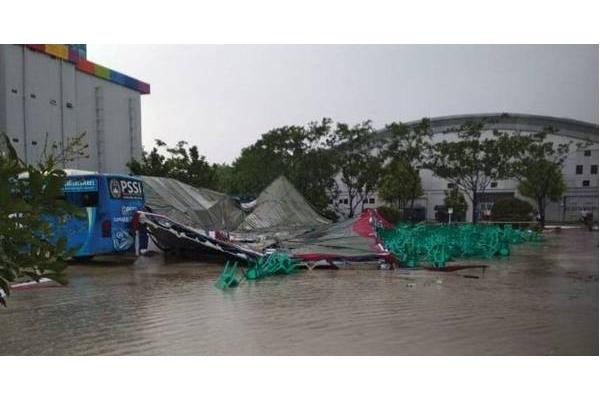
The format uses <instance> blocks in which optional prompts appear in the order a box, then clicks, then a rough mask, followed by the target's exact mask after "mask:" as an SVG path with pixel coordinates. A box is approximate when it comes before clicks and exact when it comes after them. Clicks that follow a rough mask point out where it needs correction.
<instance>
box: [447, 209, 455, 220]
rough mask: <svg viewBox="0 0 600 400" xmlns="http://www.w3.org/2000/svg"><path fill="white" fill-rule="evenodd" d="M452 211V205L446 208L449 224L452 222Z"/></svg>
mask: <svg viewBox="0 0 600 400" xmlns="http://www.w3.org/2000/svg"><path fill="white" fill-rule="evenodd" d="M453 212H454V209H453V208H452V207H450V208H449V209H448V223H449V224H451V223H452V213H453Z"/></svg>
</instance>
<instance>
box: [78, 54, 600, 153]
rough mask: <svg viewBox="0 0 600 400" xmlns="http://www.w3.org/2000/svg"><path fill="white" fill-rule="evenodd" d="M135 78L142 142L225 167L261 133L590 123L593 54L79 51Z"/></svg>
mask: <svg viewBox="0 0 600 400" xmlns="http://www.w3.org/2000/svg"><path fill="white" fill-rule="evenodd" d="M88 58H89V59H90V60H91V61H94V62H97V63H100V64H103V65H105V66H107V67H109V68H113V69H116V70H117V71H120V72H123V73H125V74H128V75H131V76H133V77H135V78H138V79H141V80H144V81H146V82H148V83H150V85H151V90H152V94H150V95H147V96H143V97H142V135H143V143H144V146H145V147H146V148H147V149H149V148H151V146H152V145H153V143H154V139H155V138H161V139H163V140H165V141H167V143H169V144H174V143H175V142H177V141H178V140H186V141H188V142H189V143H190V144H197V145H198V147H199V149H200V152H201V153H202V154H204V155H205V156H206V157H207V159H208V160H209V161H210V162H224V161H225V162H230V161H232V160H233V159H235V157H236V156H237V155H238V154H239V152H240V150H241V149H242V147H245V146H248V145H250V144H252V143H253V142H254V141H255V140H256V139H257V138H258V137H259V136H260V135H261V134H262V133H265V132H267V131H268V130H270V129H271V128H274V127H278V126H283V125H291V124H301V125H302V124H306V123H308V122H309V121H313V120H320V119H321V118H323V117H330V118H332V119H333V120H334V121H343V122H348V123H351V124H353V123H358V122H360V121H362V120H365V119H370V120H372V121H373V124H374V126H375V127H376V128H380V127H383V126H384V125H385V124H386V123H389V122H391V121H397V120H401V121H409V120H414V119H418V118H422V117H436V116H443V115H450V114H464V113H477V112H518V113H532V114H543V115H550V116H555V117H568V118H575V119H579V120H583V121H589V122H594V123H596V124H597V123H598V46H597V45H576V46H573V45H535V46H534V45H531V46H530V45H356V46H355V45H268V46H267V45H235V46H234V45H126V46H125V45H110V46H109V45H88Z"/></svg>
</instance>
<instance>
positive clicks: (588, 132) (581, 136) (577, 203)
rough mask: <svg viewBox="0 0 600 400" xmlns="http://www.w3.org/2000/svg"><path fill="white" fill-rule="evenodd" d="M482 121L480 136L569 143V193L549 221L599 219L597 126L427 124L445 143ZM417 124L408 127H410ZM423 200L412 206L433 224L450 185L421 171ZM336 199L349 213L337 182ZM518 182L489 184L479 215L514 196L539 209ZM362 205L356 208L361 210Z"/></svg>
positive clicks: (523, 119)
mask: <svg viewBox="0 0 600 400" xmlns="http://www.w3.org/2000/svg"><path fill="white" fill-rule="evenodd" d="M481 119H486V120H488V121H490V122H489V123H488V124H486V127H485V130H484V131H483V135H484V136H485V135H491V133H492V132H493V131H494V130H499V131H504V132H522V133H534V132H539V131H541V130H543V129H544V128H547V127H553V128H554V129H555V130H556V132H555V134H552V135H548V136H547V138H546V140H547V141H552V142H554V143H555V144H560V143H568V142H571V143H572V145H571V146H570V153H569V155H568V157H567V159H566V161H565V163H564V165H563V175H564V179H565V183H566V186H567V190H566V192H565V193H564V196H563V198H562V200H561V201H559V202H552V203H550V204H549V205H548V207H547V209H546V219H547V220H548V221H557V222H561V221H564V222H569V221H576V220H578V219H579V218H580V217H581V212H582V211H584V210H586V211H592V212H593V213H594V219H595V220H597V219H598V125H597V124H592V123H589V122H583V121H577V120H573V119H566V118H555V117H548V116H542V115H530V114H505V113H502V114H500V113H498V114H466V115H453V116H446V117H437V118H432V119H430V123H431V130H432V133H433V138H432V142H434V143H435V142H440V141H443V140H447V141H452V140H457V134H456V130H457V129H458V128H459V127H460V126H462V125H464V124H465V123H466V122H467V121H470V120H473V121H476V120H481ZM419 122H420V121H412V122H409V123H407V125H409V126H414V125H416V124H417V123H419ZM380 134H381V140H383V141H385V138H386V136H387V134H386V132H385V131H382V132H381V133H380ZM577 143H588V145H587V146H585V147H584V148H581V149H578V148H577V146H576V144H577ZM420 175H421V180H422V185H423V192H424V195H423V196H422V197H421V198H420V199H418V200H417V201H416V202H415V207H419V208H420V209H421V210H422V213H423V214H424V215H423V216H424V217H425V218H426V219H428V220H434V219H436V211H437V210H438V209H439V207H441V206H443V204H444V197H445V193H444V192H445V191H447V190H448V189H451V185H450V183H449V182H447V181H446V180H444V179H440V178H438V177H436V176H434V175H433V173H432V172H431V171H429V170H425V169H424V170H421V171H420ZM337 183H338V187H339V188H340V190H341V191H340V195H339V196H338V197H337V198H335V199H332V200H331V202H332V204H333V205H334V206H335V208H337V209H338V210H340V211H341V212H342V213H346V212H347V209H348V196H347V190H345V188H344V185H343V183H342V182H341V180H339V179H338V181H337ZM517 187H518V183H517V182H516V181H515V180H506V181H498V182H492V183H491V185H490V187H489V188H488V189H487V190H486V193H485V194H484V195H483V197H482V198H481V199H480V203H479V207H478V208H479V210H478V211H479V212H480V215H482V214H483V213H484V211H485V210H489V209H491V207H492V206H493V204H494V202H495V201H496V200H497V199H499V198H504V197H517V198H520V199H524V200H527V201H529V202H530V203H531V204H532V205H533V206H534V209H536V208H537V206H536V205H535V203H534V202H533V201H532V200H531V199H527V198H524V197H523V196H521V195H520V193H519V192H518V190H517ZM465 199H466V200H467V202H468V204H469V209H468V211H467V215H466V217H467V220H468V221H470V220H471V207H472V205H471V203H470V202H469V199H468V197H467V196H465ZM381 205H385V203H384V202H382V201H381V200H380V199H379V198H378V196H377V193H375V194H374V195H372V196H370V197H369V198H367V199H365V201H364V204H363V205H362V206H363V207H365V208H374V207H379V206H381ZM360 209H361V206H360V205H359V206H358V210H359V211H360Z"/></svg>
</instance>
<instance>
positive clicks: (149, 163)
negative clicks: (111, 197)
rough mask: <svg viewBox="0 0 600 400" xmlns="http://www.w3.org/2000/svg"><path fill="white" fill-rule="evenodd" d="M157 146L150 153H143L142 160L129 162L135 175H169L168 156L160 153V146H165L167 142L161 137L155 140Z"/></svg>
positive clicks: (130, 168)
mask: <svg viewBox="0 0 600 400" xmlns="http://www.w3.org/2000/svg"><path fill="white" fill-rule="evenodd" d="M155 143H156V146H154V147H153V148H152V151H151V152H150V153H147V152H146V151H144V152H143V153H142V161H141V162H140V161H138V160H131V161H130V162H129V163H127V166H128V167H129V170H130V171H131V173H132V174H134V175H146V176H168V175H169V171H168V167H167V165H166V157H165V156H164V155H162V154H160V152H159V151H160V148H162V147H165V146H166V143H165V142H163V141H162V140H160V139H156V140H155Z"/></svg>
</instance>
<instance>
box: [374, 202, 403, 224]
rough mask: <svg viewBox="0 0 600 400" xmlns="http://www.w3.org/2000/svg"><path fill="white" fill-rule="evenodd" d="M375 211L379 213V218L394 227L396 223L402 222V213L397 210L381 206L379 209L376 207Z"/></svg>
mask: <svg viewBox="0 0 600 400" xmlns="http://www.w3.org/2000/svg"><path fill="white" fill-rule="evenodd" d="M377 211H378V212H379V214H381V216H382V217H383V218H384V219H385V220H386V221H388V222H390V223H392V224H394V225H396V224H397V223H399V222H400V221H402V218H403V214H402V211H400V210H398V209H397V208H393V207H387V206H381V207H377Z"/></svg>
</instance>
